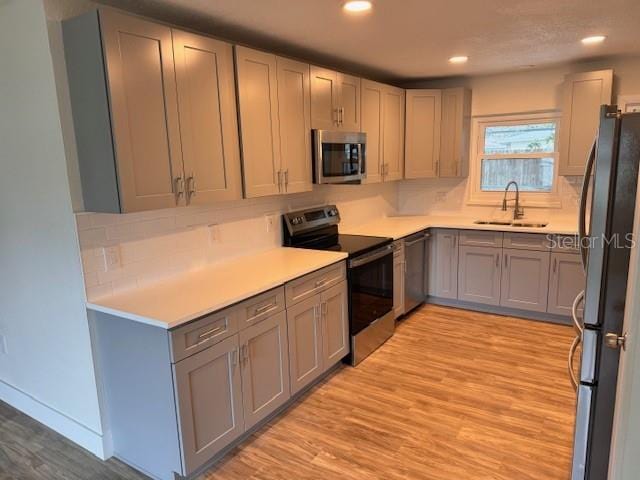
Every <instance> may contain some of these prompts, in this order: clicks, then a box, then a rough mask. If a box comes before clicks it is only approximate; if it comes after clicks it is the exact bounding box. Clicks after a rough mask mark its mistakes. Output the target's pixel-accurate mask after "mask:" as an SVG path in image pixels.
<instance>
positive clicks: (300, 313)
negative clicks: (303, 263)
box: [287, 295, 323, 394]
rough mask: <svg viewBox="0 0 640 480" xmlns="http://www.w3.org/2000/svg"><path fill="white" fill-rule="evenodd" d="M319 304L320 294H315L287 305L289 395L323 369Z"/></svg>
mask: <svg viewBox="0 0 640 480" xmlns="http://www.w3.org/2000/svg"><path fill="white" fill-rule="evenodd" d="M320 304H321V300H320V295H314V296H313V297H311V298H308V299H306V300H303V301H302V302H299V303H296V304H295V305H293V306H290V307H288V308H287V327H288V335H289V365H290V368H289V370H290V374H291V393H292V394H294V393H296V392H298V391H300V390H301V389H303V388H304V387H306V386H307V385H309V384H310V383H311V382H312V381H313V380H315V379H316V378H318V377H319V376H320V374H322V372H323V360H322V357H323V345H322V332H321V324H320V315H321V312H320V308H321V307H320Z"/></svg>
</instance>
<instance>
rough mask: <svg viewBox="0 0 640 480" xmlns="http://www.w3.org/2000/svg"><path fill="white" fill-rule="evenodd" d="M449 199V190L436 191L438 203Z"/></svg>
mask: <svg viewBox="0 0 640 480" xmlns="http://www.w3.org/2000/svg"><path fill="white" fill-rule="evenodd" d="M446 199H447V192H436V203H442V202H444V201H445V200H446Z"/></svg>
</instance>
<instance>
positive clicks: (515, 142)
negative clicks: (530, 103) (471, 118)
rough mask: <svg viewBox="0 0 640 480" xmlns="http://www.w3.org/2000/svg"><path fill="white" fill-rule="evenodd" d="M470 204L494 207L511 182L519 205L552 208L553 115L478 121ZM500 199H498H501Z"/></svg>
mask: <svg viewBox="0 0 640 480" xmlns="http://www.w3.org/2000/svg"><path fill="white" fill-rule="evenodd" d="M475 126H476V132H477V136H476V139H477V145H476V149H475V151H476V156H475V159H474V160H472V168H471V181H472V188H471V189H470V191H471V194H470V203H478V204H494V203H496V202H497V201H499V198H498V197H499V194H502V193H504V189H505V187H506V186H507V184H508V183H509V182H511V181H515V182H516V183H517V184H518V187H519V189H520V192H522V194H523V195H522V200H523V203H524V204H529V205H534V206H555V205H554V204H555V203H558V202H559V198H558V197H557V185H556V183H557V182H556V179H557V173H556V172H557V158H558V117H557V116H555V115H553V114H532V115H520V116H508V117H507V116H504V117H492V118H490V119H489V118H487V119H482V120H477V123H476V125H475ZM500 198H501V197H500Z"/></svg>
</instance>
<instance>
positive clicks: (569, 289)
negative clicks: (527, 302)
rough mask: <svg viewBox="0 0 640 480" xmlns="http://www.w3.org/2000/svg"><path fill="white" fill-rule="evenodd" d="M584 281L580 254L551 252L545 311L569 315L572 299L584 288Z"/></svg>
mask: <svg viewBox="0 0 640 480" xmlns="http://www.w3.org/2000/svg"><path fill="white" fill-rule="evenodd" d="M585 281H586V276H585V273H584V269H583V268H582V261H581V260H580V255H576V254H572V253H558V252H553V253H551V273H550V274H549V300H548V305H547V312H549V313H555V314H558V315H571V307H572V306H573V300H574V299H575V298H576V296H577V295H578V293H579V292H580V291H581V290H583V289H584V286H585Z"/></svg>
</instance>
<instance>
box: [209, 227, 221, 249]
mask: <svg viewBox="0 0 640 480" xmlns="http://www.w3.org/2000/svg"><path fill="white" fill-rule="evenodd" d="M207 230H208V232H209V244H210V245H213V244H214V243H216V242H219V241H220V225H218V224H217V223H212V224H211V225H207Z"/></svg>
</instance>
